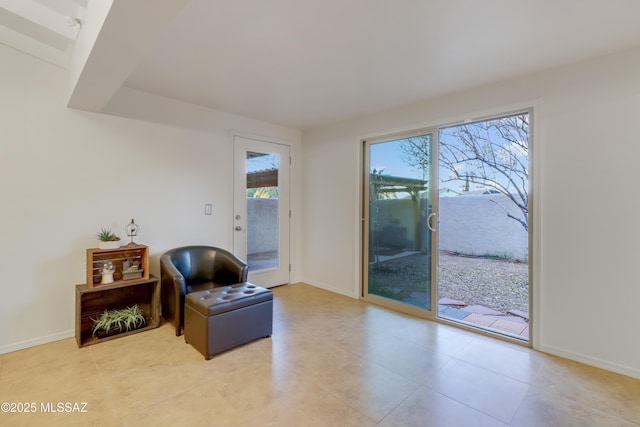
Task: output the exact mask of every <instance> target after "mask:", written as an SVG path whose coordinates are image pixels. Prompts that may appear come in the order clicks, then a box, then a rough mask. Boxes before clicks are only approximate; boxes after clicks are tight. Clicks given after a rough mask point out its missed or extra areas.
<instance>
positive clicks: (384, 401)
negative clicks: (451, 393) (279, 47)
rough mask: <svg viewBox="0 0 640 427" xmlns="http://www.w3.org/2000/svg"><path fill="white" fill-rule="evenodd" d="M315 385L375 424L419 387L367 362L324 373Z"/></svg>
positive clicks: (363, 361)
mask: <svg viewBox="0 0 640 427" xmlns="http://www.w3.org/2000/svg"><path fill="white" fill-rule="evenodd" d="M317 384H318V385H319V386H320V387H322V388H323V389H324V390H326V391H327V392H329V393H330V394H331V395H333V396H335V397H336V398H338V399H340V400H342V401H344V402H345V403H346V404H348V405H349V406H351V407H352V408H355V409H357V410H358V411H359V412H361V413H363V414H364V415H366V416H368V417H369V418H371V419H373V420H375V421H376V422H379V421H380V420H382V419H383V418H384V417H385V416H386V415H387V414H389V412H391V411H392V410H393V409H394V408H395V407H396V406H398V405H399V404H400V403H401V402H402V401H404V400H405V399H406V398H407V397H409V396H410V395H411V393H413V392H414V391H415V390H416V389H417V388H418V384H417V383H415V382H413V381H410V380H408V379H406V378H404V377H403V376H401V375H398V374H396V373H394V372H391V371H389V370H388V369H384V368H382V367H380V366H378V365H376V364H374V363H371V362H368V361H366V360H360V361H357V362H355V363H351V364H348V365H346V366H344V367H342V368H340V369H331V370H327V371H326V372H325V374H324V375H323V376H322V377H321V378H319V379H318V383H317Z"/></svg>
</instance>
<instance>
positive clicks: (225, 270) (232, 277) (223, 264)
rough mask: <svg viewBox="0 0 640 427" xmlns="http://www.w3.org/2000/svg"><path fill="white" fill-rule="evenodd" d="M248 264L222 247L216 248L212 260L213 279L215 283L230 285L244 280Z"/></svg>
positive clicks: (245, 279)
mask: <svg viewBox="0 0 640 427" xmlns="http://www.w3.org/2000/svg"><path fill="white" fill-rule="evenodd" d="M248 272H249V266H248V265H247V263H245V262H244V261H242V260H241V259H240V258H238V257H237V256H235V255H234V254H232V253H231V252H228V251H226V250H224V249H218V250H217V253H216V260H215V262H214V271H213V280H214V282H216V283H219V284H224V285H230V284H234V283H240V282H246V281H247V274H248Z"/></svg>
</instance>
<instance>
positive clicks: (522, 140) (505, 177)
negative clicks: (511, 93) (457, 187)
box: [402, 113, 529, 230]
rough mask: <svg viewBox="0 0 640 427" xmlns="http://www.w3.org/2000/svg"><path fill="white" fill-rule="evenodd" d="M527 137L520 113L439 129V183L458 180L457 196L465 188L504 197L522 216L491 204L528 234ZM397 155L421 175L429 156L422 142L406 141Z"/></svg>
mask: <svg viewBox="0 0 640 427" xmlns="http://www.w3.org/2000/svg"><path fill="white" fill-rule="evenodd" d="M528 135H529V115H528V114H526V113H522V114H516V115H513V116H508V117H501V118H496V119H491V120H487V121H483V122H476V123H469V124H464V125H457V126H451V127H448V128H444V129H441V130H440V134H439V154H438V161H439V165H440V167H441V168H444V169H446V170H447V171H448V172H449V176H447V177H442V176H441V177H440V181H441V182H451V181H464V182H465V184H464V187H463V191H465V190H466V191H468V190H469V184H470V183H471V184H477V185H479V186H482V187H483V188H485V189H486V190H487V191H488V192H490V193H495V192H497V193H502V194H504V195H505V196H507V198H508V199H509V200H511V201H512V202H513V203H514V204H515V205H516V206H517V207H518V209H519V210H520V211H521V213H522V216H516V215H513V214H512V213H510V211H509V210H508V209H507V208H506V206H504V205H502V204H501V203H499V202H498V201H497V200H495V199H492V201H493V202H494V203H496V204H497V205H498V206H500V207H501V208H502V209H503V210H504V212H505V213H506V215H507V216H508V217H509V218H512V219H514V220H515V221H518V222H519V223H520V224H521V225H522V226H523V227H524V229H525V230H528V229H529V215H528V213H529V195H528V185H529V184H528V182H529V169H528V154H529V138H528ZM402 150H403V153H404V155H403V160H404V161H405V163H406V164H407V165H409V166H412V167H415V168H417V169H420V170H425V165H426V164H427V163H428V160H429V157H430V156H429V154H430V140H429V139H427V137H415V138H409V139H408V140H407V142H405V143H404V144H403V146H402Z"/></svg>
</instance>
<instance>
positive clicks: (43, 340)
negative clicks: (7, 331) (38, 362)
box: [0, 330, 75, 354]
mask: <svg viewBox="0 0 640 427" xmlns="http://www.w3.org/2000/svg"><path fill="white" fill-rule="evenodd" d="M73 336H75V331H74V330H70V331H64V332H58V333H57V334H52V335H47V336H44V337H38V338H33V339H30V340H26V341H20V342H17V343H13V344H8V345H3V346H0V354H6V353H12V352H14V351H18V350H23V349H25V348H29V347H35V346H37V345H41V344H48V343H50V342H54V341H60V340H63V339H66V338H71V337H73Z"/></svg>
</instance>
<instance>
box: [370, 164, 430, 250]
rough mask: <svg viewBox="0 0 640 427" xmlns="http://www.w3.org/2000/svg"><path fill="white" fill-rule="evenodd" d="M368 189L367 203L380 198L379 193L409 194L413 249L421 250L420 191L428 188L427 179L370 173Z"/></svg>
mask: <svg viewBox="0 0 640 427" xmlns="http://www.w3.org/2000/svg"><path fill="white" fill-rule="evenodd" d="M369 189H370V193H369V203H372V202H374V201H376V200H380V195H381V194H389V193H407V194H409V195H410V196H411V200H412V201H413V218H414V236H415V239H414V249H415V250H421V248H422V233H421V232H420V231H421V230H420V225H421V217H420V210H421V202H420V192H421V191H426V190H428V189H429V181H427V180H422V179H417V178H404V177H400V176H391V175H381V174H378V173H372V174H370V175H369ZM376 244H377V242H376Z"/></svg>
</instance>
